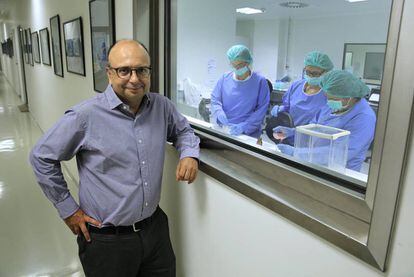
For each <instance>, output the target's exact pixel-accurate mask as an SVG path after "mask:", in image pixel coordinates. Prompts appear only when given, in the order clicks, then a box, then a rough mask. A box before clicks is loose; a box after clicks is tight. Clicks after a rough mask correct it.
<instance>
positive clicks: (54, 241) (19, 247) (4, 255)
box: [0, 74, 84, 276]
mask: <svg viewBox="0 0 414 277" xmlns="http://www.w3.org/2000/svg"><path fill="white" fill-rule="evenodd" d="M19 104H20V100H19V98H18V97H17V96H16V94H15V93H14V92H13V91H12V89H11V87H10V85H9V83H8V82H7V81H6V80H5V79H4V76H3V75H2V74H1V75H0V165H1V166H0V218H1V220H2V223H1V226H2V227H1V228H0V245H1V247H0V261H1V262H0V265H1V266H0V276H84V274H83V271H82V267H81V265H80V263H79V260H78V257H77V254H76V253H77V246H76V241H75V236H74V235H73V234H72V233H71V232H70V230H69V229H68V228H67V227H66V225H65V224H64V223H63V222H62V221H61V220H60V219H59V217H57V216H56V212H55V211H54V210H53V209H51V205H50V203H49V202H48V201H45V199H44V196H43V192H42V191H41V190H40V189H39V187H38V185H37V184H36V179H35V177H34V175H33V171H32V170H31V168H30V166H29V163H28V162H27V161H28V155H29V152H30V149H31V148H32V147H33V143H35V142H36V141H37V139H38V138H39V137H40V135H41V130H40V128H39V126H38V125H37V124H36V122H35V121H34V120H33V119H32V118H31V116H30V113H27V112H25V113H22V112H20V111H19V109H18V105H19ZM66 179H67V180H68V181H69V182H68V184H69V187H70V190H71V191H73V192H74V193H76V191H77V186H76V185H75V184H74V182H73V181H71V178H70V177H68V178H66Z"/></svg>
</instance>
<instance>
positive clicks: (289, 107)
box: [271, 51, 334, 144]
mask: <svg viewBox="0 0 414 277" xmlns="http://www.w3.org/2000/svg"><path fill="white" fill-rule="evenodd" d="M304 65H305V68H304V73H305V75H304V79H302V80H299V81H295V82H293V83H292V85H291V86H290V87H289V89H288V91H287V92H286V93H285V94H284V95H283V98H282V100H283V104H282V105H280V106H279V105H275V106H274V107H273V108H272V110H271V115H272V116H274V117H277V116H278V114H279V113H280V112H287V113H289V114H290V116H291V117H292V120H293V124H294V126H300V125H305V124H308V123H309V122H310V121H311V120H312V119H313V118H314V117H315V115H316V113H317V112H318V111H319V110H320V109H321V108H322V107H323V106H324V105H325V104H326V95H325V93H324V92H323V91H322V89H321V87H320V80H321V78H322V76H323V74H325V73H326V72H328V71H330V70H332V69H333V67H334V66H333V63H332V61H331V60H330V59H329V57H328V55H326V54H324V53H322V52H319V51H312V52H309V53H308V54H307V55H306V56H305V61H304ZM289 144H293V141H290V140H289Z"/></svg>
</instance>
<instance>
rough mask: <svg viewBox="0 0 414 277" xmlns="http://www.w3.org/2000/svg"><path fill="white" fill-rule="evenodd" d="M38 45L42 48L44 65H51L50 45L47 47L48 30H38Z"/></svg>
mask: <svg viewBox="0 0 414 277" xmlns="http://www.w3.org/2000/svg"><path fill="white" fill-rule="evenodd" d="M39 34H40V46H41V49H42V62H43V64H45V65H52V62H51V61H50V47H49V30H48V29H47V28H44V29H42V30H40V31H39Z"/></svg>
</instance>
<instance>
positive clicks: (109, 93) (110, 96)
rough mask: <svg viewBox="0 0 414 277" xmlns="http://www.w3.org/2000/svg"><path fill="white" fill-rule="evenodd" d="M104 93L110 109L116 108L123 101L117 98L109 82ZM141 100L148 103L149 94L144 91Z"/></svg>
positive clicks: (149, 100) (149, 99)
mask: <svg viewBox="0 0 414 277" xmlns="http://www.w3.org/2000/svg"><path fill="white" fill-rule="evenodd" d="M104 94H105V96H106V99H107V100H108V103H109V108H110V109H111V110H113V109H115V108H117V107H118V106H119V105H122V104H123V102H122V101H121V99H119V97H118V95H116V93H115V91H114V89H113V88H112V86H111V85H110V84H109V85H108V86H107V87H106V89H105V91H104ZM142 101H144V104H145V105H147V106H148V105H149V104H150V102H151V96H150V94H149V93H145V95H144V98H143V99H142Z"/></svg>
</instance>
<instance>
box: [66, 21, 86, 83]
mask: <svg viewBox="0 0 414 277" xmlns="http://www.w3.org/2000/svg"><path fill="white" fill-rule="evenodd" d="M63 36H64V40H65V56H66V70H67V71H68V72H71V73H74V74H78V75H82V76H86V72H85V53H84V47H83V26H82V17H78V18H75V19H72V20H69V21H66V22H64V23H63Z"/></svg>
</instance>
